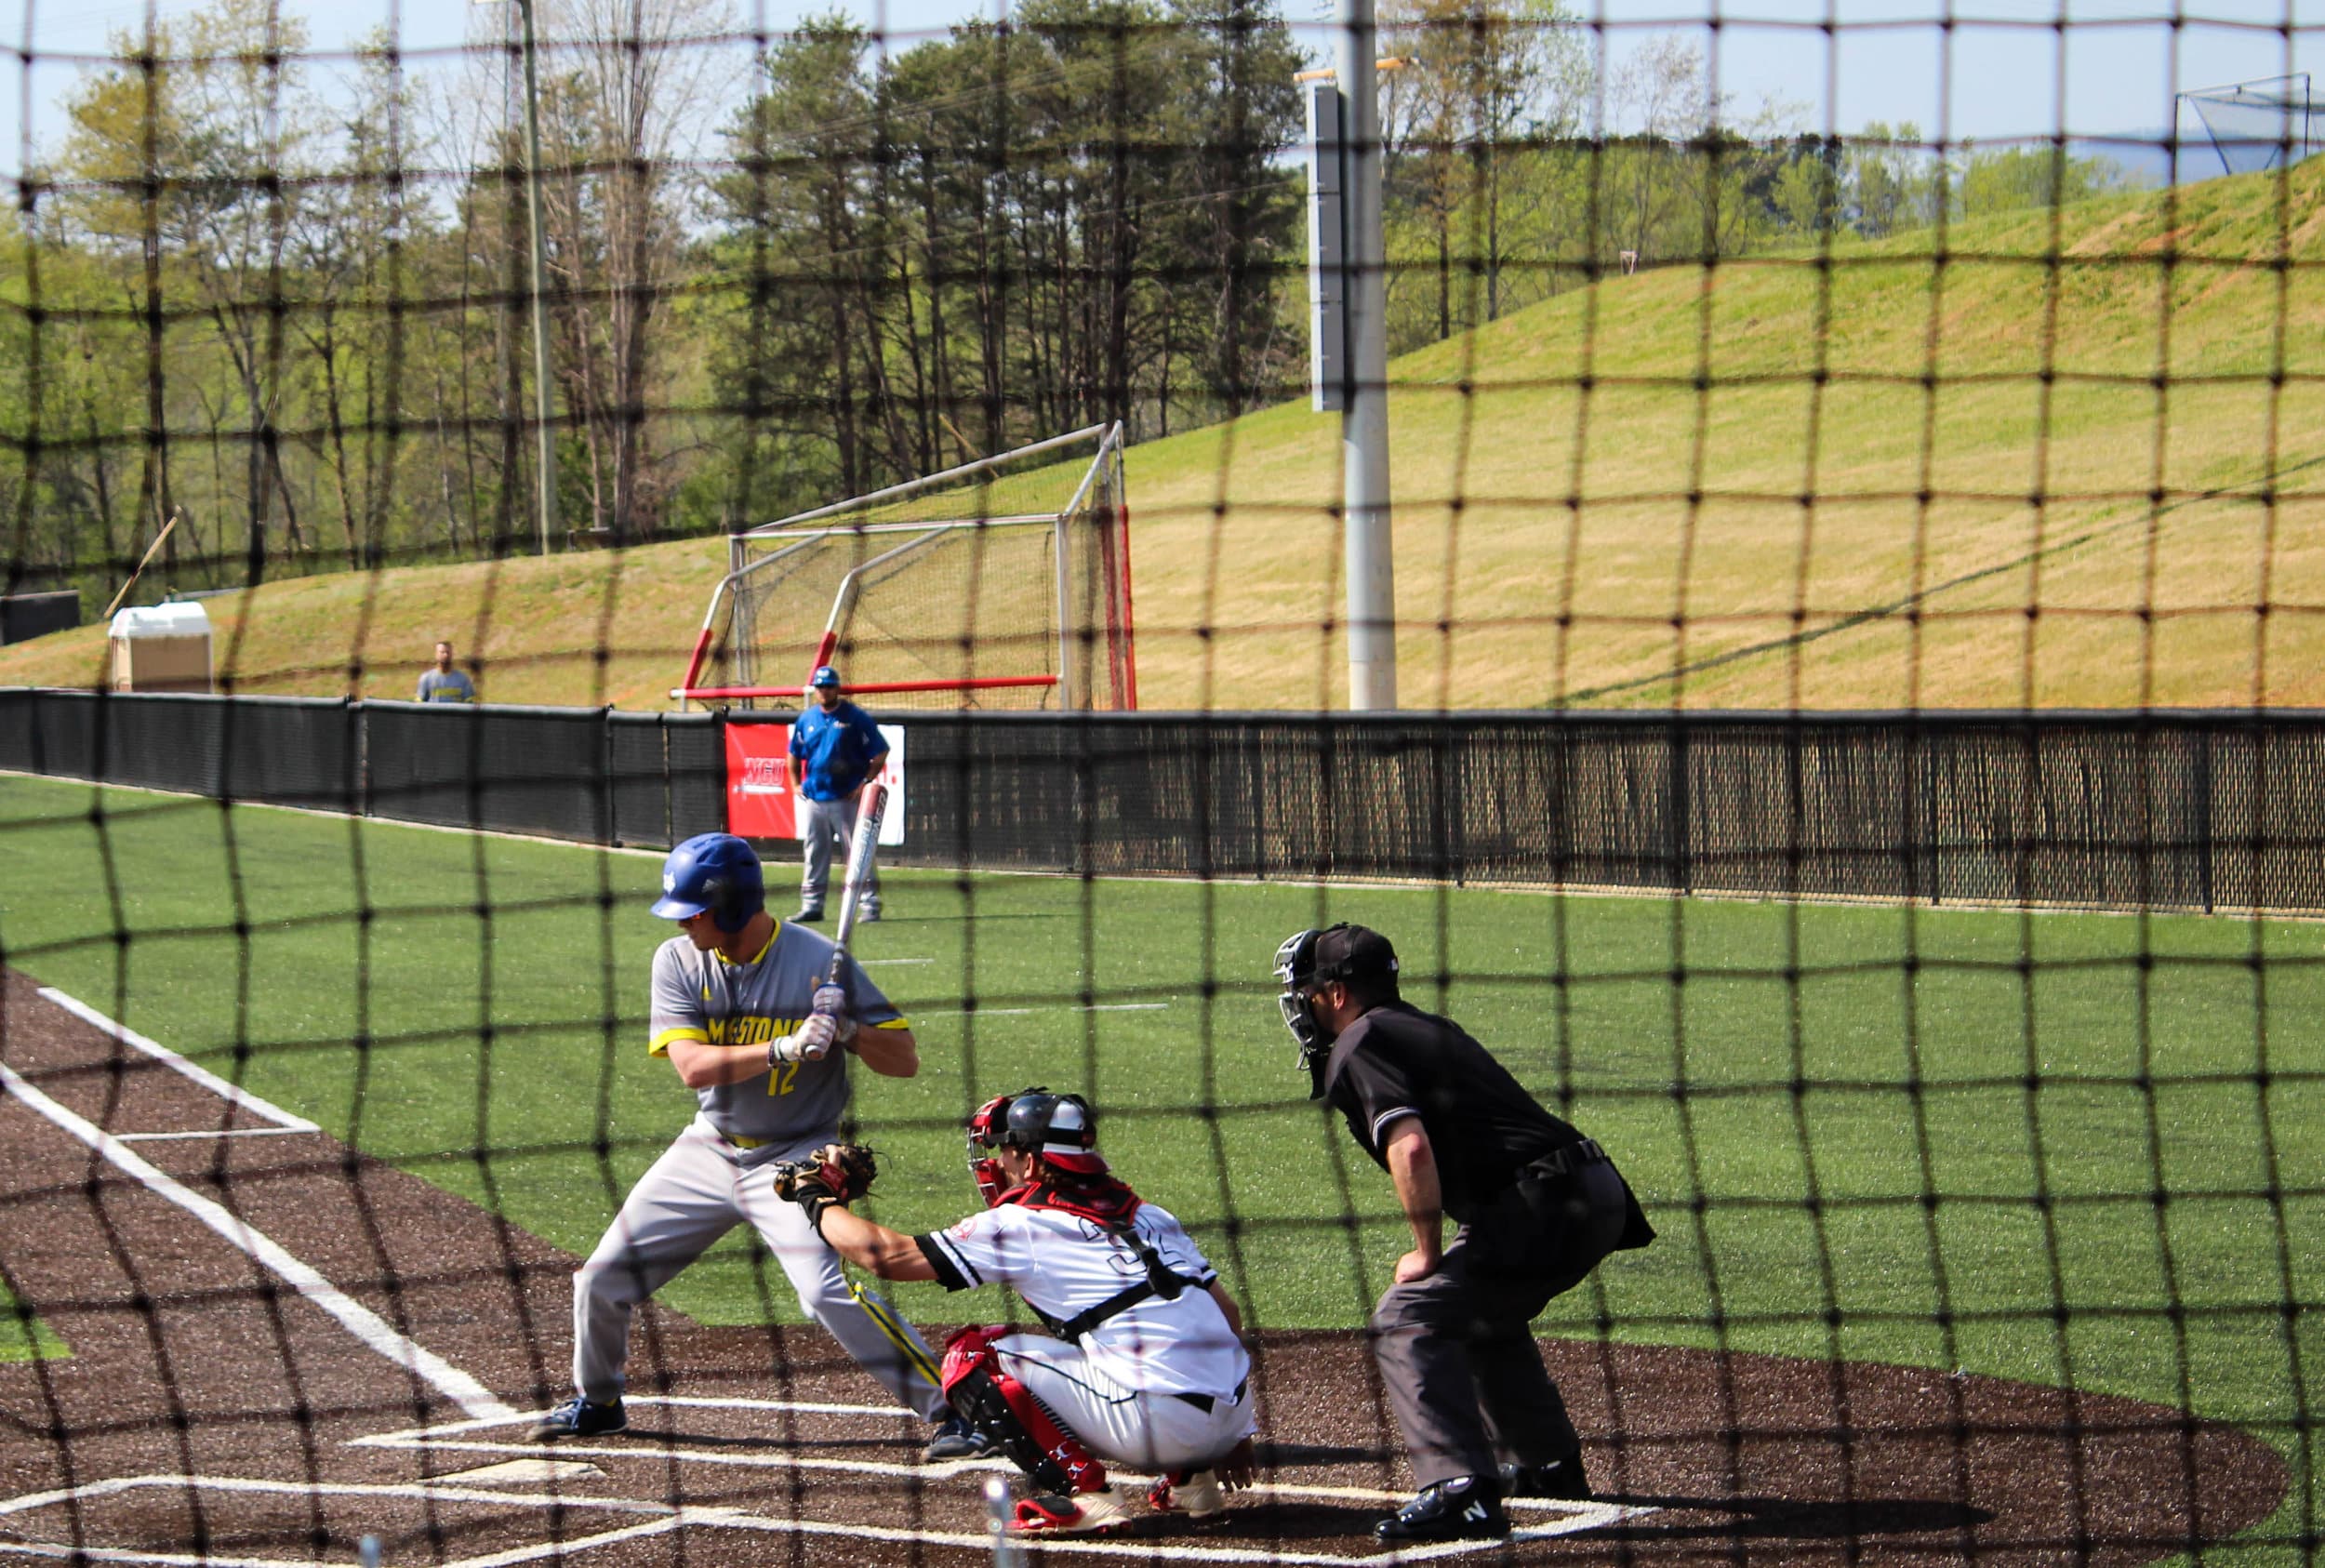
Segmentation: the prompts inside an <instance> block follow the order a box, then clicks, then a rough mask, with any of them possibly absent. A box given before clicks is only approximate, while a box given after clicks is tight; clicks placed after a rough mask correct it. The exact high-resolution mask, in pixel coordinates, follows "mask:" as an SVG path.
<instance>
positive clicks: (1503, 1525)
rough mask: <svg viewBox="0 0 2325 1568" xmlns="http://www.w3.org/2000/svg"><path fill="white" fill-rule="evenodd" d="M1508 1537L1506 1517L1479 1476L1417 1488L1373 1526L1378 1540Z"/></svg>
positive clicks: (1492, 1487)
mask: <svg viewBox="0 0 2325 1568" xmlns="http://www.w3.org/2000/svg"><path fill="white" fill-rule="evenodd" d="M1508 1534H1509V1516H1508V1514H1506V1513H1504V1512H1502V1500H1501V1498H1499V1497H1498V1496H1496V1495H1495V1483H1494V1482H1491V1481H1488V1480H1486V1479H1485V1478H1484V1477H1482V1476H1474V1475H1461V1476H1455V1477H1454V1478H1453V1479H1452V1480H1451V1481H1441V1482H1436V1483H1435V1484H1433V1485H1430V1486H1425V1487H1423V1488H1422V1489H1421V1495H1419V1496H1417V1497H1415V1498H1414V1499H1413V1501H1411V1502H1409V1503H1407V1504H1406V1505H1405V1506H1404V1507H1402V1508H1399V1509H1398V1510H1397V1511H1396V1512H1395V1513H1392V1514H1390V1515H1389V1516H1388V1518H1387V1519H1384V1520H1382V1521H1380V1522H1379V1523H1378V1524H1375V1525H1374V1526H1373V1536H1374V1538H1375V1539H1376V1540H1382V1541H1391V1542H1394V1541H1478V1540H1495V1539H1498V1538H1500V1537H1501V1536H1504V1535H1508Z"/></svg>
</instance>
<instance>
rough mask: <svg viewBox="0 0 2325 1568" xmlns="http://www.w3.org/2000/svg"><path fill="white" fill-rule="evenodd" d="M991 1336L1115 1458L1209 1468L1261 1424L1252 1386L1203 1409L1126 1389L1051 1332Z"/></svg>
mask: <svg viewBox="0 0 2325 1568" xmlns="http://www.w3.org/2000/svg"><path fill="white" fill-rule="evenodd" d="M992 1343H993V1351H994V1354H996V1355H997V1356H999V1357H1000V1358H1001V1364H1002V1368H1003V1370H1004V1371H1006V1372H1007V1373H1008V1374H1009V1375H1010V1376H1012V1377H1015V1378H1016V1380H1017V1381H1018V1382H1020V1383H1022V1384H1024V1385H1025V1386H1026V1389H1027V1390H1028V1391H1029V1392H1030V1393H1031V1394H1032V1395H1033V1397H1034V1398H1035V1399H1037V1400H1040V1401H1041V1402H1043V1404H1045V1405H1047V1406H1049V1409H1050V1414H1051V1415H1055V1416H1056V1417H1057V1419H1058V1420H1059V1421H1061V1422H1063V1423H1064V1424H1065V1425H1066V1426H1067V1428H1069V1429H1070V1430H1071V1431H1072V1432H1073V1434H1074V1436H1076V1437H1078V1438H1080V1439H1081V1440H1082V1444H1083V1447H1085V1448H1087V1449H1088V1450H1089V1451H1090V1452H1091V1453H1092V1454H1093V1455H1096V1456H1097V1457H1098V1458H1100V1459H1102V1460H1104V1461H1105V1462H1106V1463H1108V1464H1109V1465H1122V1466H1124V1467H1126V1468H1130V1469H1133V1470H1137V1471H1141V1472H1143V1473H1146V1474H1149V1475H1161V1474H1163V1473H1166V1472H1169V1471H1173V1470H1202V1469H1208V1468H1211V1466H1212V1465H1214V1464H1215V1463H1216V1462H1217V1461H1218V1460H1220V1459H1222V1458H1224V1457H1226V1455H1227V1454H1228V1451H1229V1449H1232V1448H1233V1447H1234V1446H1235V1445H1236V1444H1237V1443H1239V1442H1242V1441H1243V1440H1244V1439H1245V1438H1247V1437H1249V1436H1251V1435H1252V1434H1253V1433H1254V1432H1256V1430H1258V1423H1257V1422H1256V1419H1255V1418H1254V1414H1253V1410H1252V1402H1251V1396H1250V1395H1249V1394H1248V1393H1246V1394H1245V1395H1244V1396H1243V1398H1242V1399H1241V1400H1238V1401H1237V1402H1234V1403H1233V1404H1228V1403H1225V1402H1221V1403H1218V1404H1215V1405H1213V1406H1212V1407H1211V1409H1209V1410H1208V1411H1204V1410H1200V1409H1197V1408H1196V1407H1195V1406H1194V1405H1191V1404H1189V1403H1188V1402H1186V1401H1185V1400H1183V1399H1181V1398H1179V1397H1178V1396H1177V1395H1176V1394H1162V1393H1154V1392H1151V1391H1149V1392H1145V1393H1141V1392H1139V1391H1137V1390H1136V1389H1125V1388H1123V1386H1122V1385H1121V1384H1119V1383H1116V1382H1114V1381H1113V1380H1112V1379H1110V1378H1109V1377H1107V1376H1106V1375H1104V1374H1103V1373H1100V1372H1099V1371H1098V1370H1097V1369H1096V1367H1093V1366H1092V1365H1090V1363H1089V1359H1088V1358H1087V1357H1086V1356H1084V1355H1083V1353H1082V1347H1081V1346H1079V1345H1069V1344H1068V1343H1067V1342H1066V1341H1064V1340H1062V1339H1052V1338H1051V1337H1049V1335H1045V1334H1011V1335H1003V1337H1001V1338H999V1339H996V1340H994V1341H993V1342H992Z"/></svg>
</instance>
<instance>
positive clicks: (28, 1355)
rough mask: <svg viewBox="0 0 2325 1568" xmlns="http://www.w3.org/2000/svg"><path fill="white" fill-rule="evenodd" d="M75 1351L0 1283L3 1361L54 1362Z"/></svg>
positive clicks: (0, 1359)
mask: <svg viewBox="0 0 2325 1568" xmlns="http://www.w3.org/2000/svg"><path fill="white" fill-rule="evenodd" d="M72 1353H73V1352H72V1351H71V1350H70V1349H66V1347H65V1342H64V1341H63V1340H61V1339H60V1338H58V1337H57V1335H56V1334H55V1333H54V1331H52V1330H51V1329H50V1328H49V1326H48V1325H47V1324H46V1323H45V1322H41V1321H40V1320H39V1319H38V1318H36V1317H34V1316H33V1314H31V1313H30V1312H27V1311H25V1310H24V1309H22V1308H21V1307H20V1305H19V1304H18V1302H17V1299H16V1297H15V1296H10V1295H9V1294H8V1289H7V1286H6V1285H0V1363H5V1362H29V1361H44V1362H53V1361H59V1360H61V1359H62V1358H64V1357H66V1356H69V1355H71V1354H72Z"/></svg>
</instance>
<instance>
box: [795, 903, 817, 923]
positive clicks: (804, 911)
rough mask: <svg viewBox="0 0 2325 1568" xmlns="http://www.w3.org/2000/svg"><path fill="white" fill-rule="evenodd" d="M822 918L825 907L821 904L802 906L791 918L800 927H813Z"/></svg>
mask: <svg viewBox="0 0 2325 1568" xmlns="http://www.w3.org/2000/svg"><path fill="white" fill-rule="evenodd" d="M822 918H823V906H822V905H821V904H802V905H801V906H800V907H799V911H798V912H797V913H796V914H794V915H792V916H791V920H792V921H793V923H794V924H800V925H813V924H816V922H817V921H819V920H821V919H822Z"/></svg>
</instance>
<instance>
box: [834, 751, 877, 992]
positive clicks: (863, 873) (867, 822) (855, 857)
mask: <svg viewBox="0 0 2325 1568" xmlns="http://www.w3.org/2000/svg"><path fill="white" fill-rule="evenodd" d="M887 814H888V787H887V786H886V785H884V784H883V783H881V782H880V781H879V780H878V779H876V778H875V779H873V780H872V781H871V782H870V783H869V784H867V785H865V786H864V793H863V795H862V796H861V797H860V798H859V799H858V800H857V803H856V837H855V838H854V839H853V840H851V841H850V842H849V844H848V846H847V874H846V876H845V877H844V878H843V879H842V880H841V883H840V929H839V931H838V933H837V934H836V935H834V936H833V937H832V938H831V973H830V975H829V976H828V977H825V979H824V984H826V985H828V986H836V985H839V984H840V983H841V978H840V977H841V975H842V973H843V972H844V969H845V968H846V965H847V958H848V952H847V945H848V939H849V938H850V937H853V936H855V935H856V904H857V899H858V898H859V897H862V895H863V889H864V884H866V883H868V882H870V880H871V869H872V857H874V856H876V855H878V854H879V853H880V819H881V818H882V817H885V816H886V815H887Z"/></svg>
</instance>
